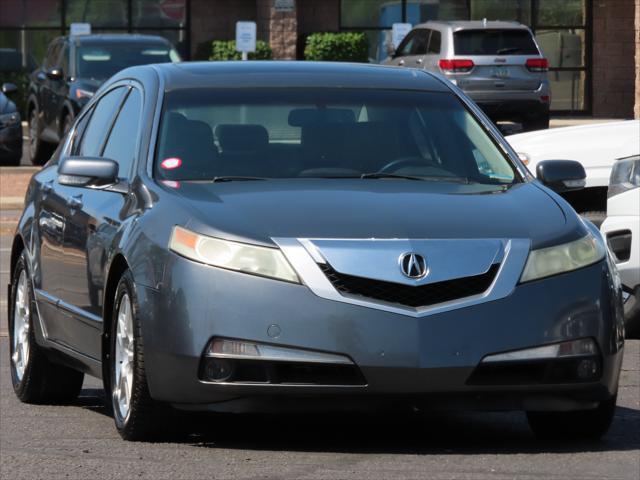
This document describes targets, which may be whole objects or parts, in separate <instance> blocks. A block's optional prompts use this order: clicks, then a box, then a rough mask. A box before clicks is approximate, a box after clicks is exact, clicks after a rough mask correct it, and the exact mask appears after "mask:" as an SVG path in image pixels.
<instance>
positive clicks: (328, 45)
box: [304, 32, 369, 62]
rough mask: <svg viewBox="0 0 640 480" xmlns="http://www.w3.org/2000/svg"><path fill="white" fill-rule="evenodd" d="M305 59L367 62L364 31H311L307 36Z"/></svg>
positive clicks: (367, 50) (366, 44) (367, 44)
mask: <svg viewBox="0 0 640 480" xmlns="http://www.w3.org/2000/svg"><path fill="white" fill-rule="evenodd" d="M304 59H305V60H319V61H334V62H368V61H369V40H368V38H367V36H366V35H365V34H364V33H358V32H341V33H313V34H311V35H309V36H308V37H307V44H306V46H305V48H304Z"/></svg>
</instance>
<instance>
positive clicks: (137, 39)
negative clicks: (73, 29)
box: [68, 33, 169, 45]
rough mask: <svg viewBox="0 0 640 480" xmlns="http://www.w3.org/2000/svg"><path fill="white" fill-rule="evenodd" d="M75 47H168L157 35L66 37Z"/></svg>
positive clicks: (115, 34)
mask: <svg viewBox="0 0 640 480" xmlns="http://www.w3.org/2000/svg"><path fill="white" fill-rule="evenodd" d="M68 38H69V39H70V40H71V41H72V42H74V43H75V44H76V45H82V44H99V43H121V42H122V43H162V44H165V45H169V41H168V40H167V39H166V38H163V37H160V36H158V35H141V34H138V33H98V34H91V35H78V36H73V37H68Z"/></svg>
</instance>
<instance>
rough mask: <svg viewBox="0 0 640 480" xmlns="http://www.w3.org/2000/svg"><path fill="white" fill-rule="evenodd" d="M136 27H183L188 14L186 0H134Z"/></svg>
mask: <svg viewBox="0 0 640 480" xmlns="http://www.w3.org/2000/svg"><path fill="white" fill-rule="evenodd" d="M131 13H132V16H133V18H132V23H133V26H134V27H155V28H159V27H164V28H167V27H169V28H170V27H182V26H184V25H185V21H186V16H187V6H186V0H173V1H171V2H167V1H166V0H132V5H131Z"/></svg>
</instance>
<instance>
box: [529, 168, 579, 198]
mask: <svg viewBox="0 0 640 480" xmlns="http://www.w3.org/2000/svg"><path fill="white" fill-rule="evenodd" d="M536 176H537V177H538V180H540V181H541V182H542V183H543V184H544V185H545V186H547V187H549V188H550V189H551V190H553V191H554V192H556V193H563V192H569V191H571V190H580V189H581V188H584V186H585V184H586V182H585V179H586V178H587V173H586V172H585V170H584V167H583V166H582V165H581V164H580V162H576V161H575V160H544V161H542V162H540V163H538V166H537V167H536Z"/></svg>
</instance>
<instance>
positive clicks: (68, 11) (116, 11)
mask: <svg viewBox="0 0 640 480" xmlns="http://www.w3.org/2000/svg"><path fill="white" fill-rule="evenodd" d="M639 12H640V0H0V48H13V49H18V50H20V51H22V52H24V55H23V61H24V62H25V63H37V62H39V61H40V60H41V57H42V55H43V53H44V51H45V48H46V45H47V43H48V42H49V41H50V40H51V39H52V38H54V37H55V36H57V35H60V34H64V33H67V32H68V28H69V25H70V24H71V23H73V22H88V23H91V25H92V29H93V31H94V32H141V33H152V34H159V35H162V36H164V37H166V38H168V39H169V40H171V41H172V42H173V43H174V44H175V45H176V46H177V47H178V49H179V50H180V51H181V53H182V54H183V56H184V57H185V58H187V59H206V58H207V57H208V54H209V50H210V42H211V41H212V40H228V39H233V38H234V35H235V22H236V21H239V20H252V21H255V22H256V23H257V26H258V38H260V39H262V40H265V41H267V42H268V43H269V44H270V45H271V48H272V50H273V54H274V58H279V59H301V58H302V57H303V51H304V43H305V40H306V37H307V36H308V35H309V34H311V33H314V32H326V31H329V32H336V31H363V32H365V33H366V34H367V37H368V38H369V50H370V54H369V57H370V60H371V61H372V62H377V61H380V60H381V59H382V58H384V57H385V56H386V54H387V50H388V48H389V42H390V28H391V26H392V24H393V23H396V22H408V23H412V24H414V25H415V24H417V23H421V22H425V21H427V20H469V19H483V18H487V19H489V20H512V21H518V22H520V23H524V24H526V25H528V26H529V27H531V29H532V30H533V32H534V33H535V35H536V38H537V40H538V42H539V43H540V45H541V46H542V48H543V50H544V53H545V56H546V57H547V58H548V59H549V62H550V72H549V77H550V80H551V85H552V93H553V95H552V104H551V106H552V110H553V111H554V112H555V113H557V114H571V115H594V116H599V117H616V118H629V117H632V116H633V115H634V107H635V114H636V115H640V105H638V103H639V102H640V80H638V75H639V73H638V72H639V71H640V50H639V49H640V33H639V28H640V13H639Z"/></svg>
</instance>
